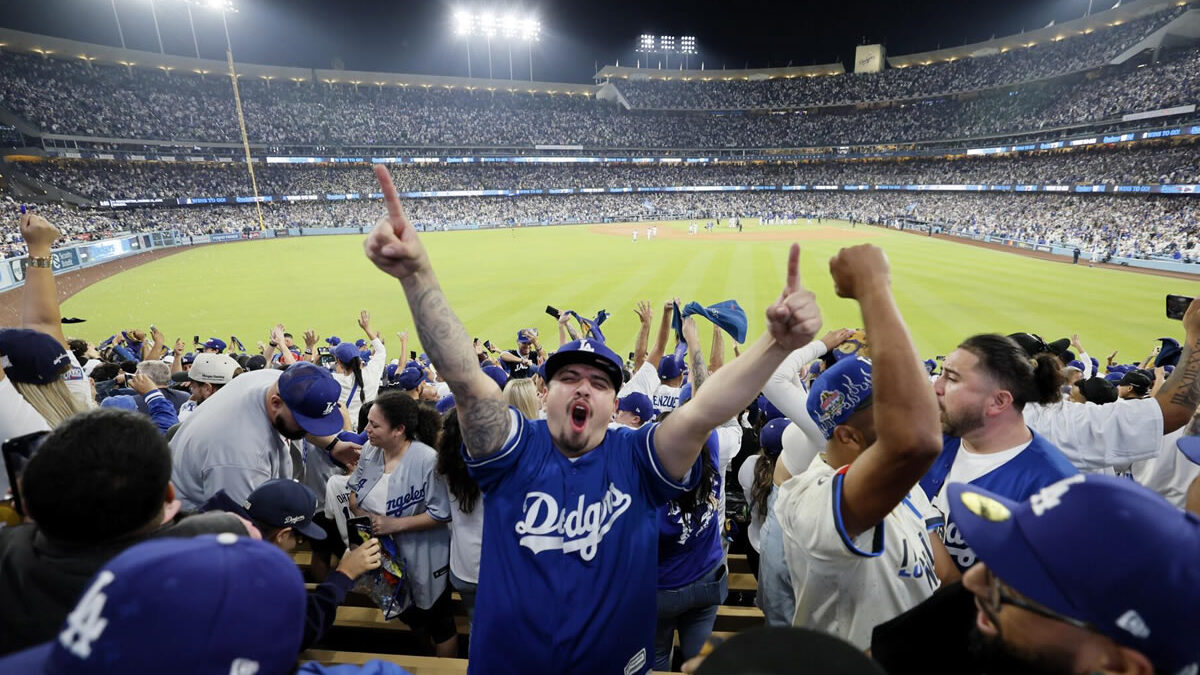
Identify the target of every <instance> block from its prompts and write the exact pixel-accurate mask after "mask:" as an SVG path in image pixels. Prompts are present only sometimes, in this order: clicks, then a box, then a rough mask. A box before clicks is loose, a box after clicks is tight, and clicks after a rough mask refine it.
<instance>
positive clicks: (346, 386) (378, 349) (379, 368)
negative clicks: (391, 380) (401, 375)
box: [333, 338, 387, 425]
mask: <svg viewBox="0 0 1200 675" xmlns="http://www.w3.org/2000/svg"><path fill="white" fill-rule="evenodd" d="M371 346H373V347H374V348H375V353H374V354H372V355H371V360H370V361H368V362H367V363H366V364H365V365H363V367H362V379H363V395H362V396H359V395H358V387H356V386H355V384H356V382H355V381H354V375H352V374H351V375H343V374H342V373H334V374H333V379H335V380H337V381H338V384H340V385H342V394H341V397H340V398H339V400H340V401H341V402H342V403H344V404H346V410H348V411H349V412H350V423H351V424H355V425H357V424H358V411H359V409H360V408H362V405H363V401H364V399H365V400H367V401H374V400H375V397H376V396H378V395H379V383H380V382H381V381H382V380H383V368H384V366H386V365H387V347H385V346H384V345H383V341H382V340H380V339H379V338H375V339H374V340H372V341H371Z"/></svg>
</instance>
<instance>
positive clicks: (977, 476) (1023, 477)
mask: <svg viewBox="0 0 1200 675" xmlns="http://www.w3.org/2000/svg"><path fill="white" fill-rule="evenodd" d="M1061 380H1062V374H1061V371H1060V368H1059V362H1058V358H1057V357H1056V356H1054V355H1052V354H1050V353H1049V352H1043V353H1040V354H1037V355H1036V356H1034V357H1033V358H1030V356H1029V354H1027V353H1026V351H1025V350H1024V349H1023V348H1022V347H1021V345H1019V344H1018V343H1017V342H1016V341H1015V340H1013V339H1012V338H1008V337H1005V336H1003V335H994V334H988V335H975V336H973V337H970V338H967V340H966V341H964V342H963V343H962V344H960V345H959V346H958V348H957V349H955V350H954V351H953V352H951V353H950V354H948V355H947V356H946V361H945V363H944V365H943V366H942V374H941V376H940V377H938V379H937V380H936V381H935V382H934V385H933V387H934V392H935V393H936V394H937V400H938V407H939V408H940V409H941V413H942V432H943V433H944V434H945V440H944V442H943V445H942V453H941V455H939V456H938V458H937V460H935V461H934V463H933V466H932V467H931V468H930V469H929V471H928V472H927V473H926V474H925V477H924V478H922V479H921V487H922V488H923V489H924V490H925V494H926V496H928V497H929V501H930V502H931V503H932V504H933V506H934V508H936V509H937V510H938V511H940V512H941V514H942V516H943V517H944V518H945V519H946V526H945V531H944V534H943V536H942V539H943V541H944V542H945V544H946V550H947V551H949V553H950V557H951V558H952V559H953V561H954V564H955V566H956V567H958V569H959V570H960V571H962V570H966V569H967V568H968V567H970V566H971V565H973V564H975V562H976V558H975V553H974V552H973V551H972V550H971V548H970V546H968V545H967V542H966V541H964V539H963V537H962V534H961V533H960V532H959V529H958V526H957V524H955V522H954V520H953V518H952V516H951V514H950V508H949V504H948V502H947V495H948V492H947V489H946V487H947V486H948V485H951V484H953V483H970V484H972V485H974V486H976V487H980V488H983V489H986V490H989V491H991V492H994V493H996V494H1000V495H1003V496H1004V497H1007V498H1009V499H1013V500H1017V501H1021V500H1025V499H1028V498H1029V497H1030V496H1031V495H1033V494H1034V493H1036V492H1037V491H1038V490H1040V489H1042V488H1043V487H1045V486H1047V485H1050V484H1052V483H1055V482H1057V481H1059V480H1062V479H1063V478H1067V477H1069V476H1073V475H1075V474H1077V473H1079V470H1078V469H1076V468H1075V467H1074V466H1072V465H1071V462H1070V461H1068V460H1067V458H1066V457H1065V456H1064V455H1063V454H1062V452H1060V451H1059V450H1058V448H1057V447H1055V446H1054V445H1053V444H1052V443H1050V442H1049V441H1047V440H1046V439H1045V438H1043V437H1041V436H1039V435H1038V434H1037V433H1035V432H1034V431H1032V430H1031V429H1030V428H1029V427H1028V426H1026V425H1025V418H1024V417H1023V416H1022V411H1023V410H1024V408H1025V406H1026V404H1039V403H1040V404H1043V405H1048V404H1052V403H1058V402H1059V401H1061V400H1062V390H1061ZM942 581H943V582H946V581H950V580H948V579H942Z"/></svg>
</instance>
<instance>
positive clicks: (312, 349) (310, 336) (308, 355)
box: [301, 328, 321, 364]
mask: <svg viewBox="0 0 1200 675" xmlns="http://www.w3.org/2000/svg"><path fill="white" fill-rule="evenodd" d="M320 341H321V336H320V335H319V334H317V331H315V330H313V329H311V328H309V329H308V330H306V331H304V358H303V359H301V360H302V361H311V362H313V363H316V364H320V363H321V356H320V354H317V344H319V343H320Z"/></svg>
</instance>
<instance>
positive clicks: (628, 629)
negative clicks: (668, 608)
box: [467, 409, 698, 675]
mask: <svg viewBox="0 0 1200 675" xmlns="http://www.w3.org/2000/svg"><path fill="white" fill-rule="evenodd" d="M510 414H511V420H512V422H511V423H512V424H513V425H515V430H514V434H513V435H512V436H511V437H510V438H509V440H508V442H506V443H505V444H504V447H502V448H501V449H500V450H499V451H498V452H496V453H495V454H493V455H489V456H487V457H484V458H481V459H472V458H471V457H469V456H468V457H467V465H468V467H469V468H470V471H471V475H472V476H473V477H474V478H475V480H476V481H478V483H479V486H480V488H481V489H482V490H483V493H484V501H483V503H484V518H483V550H482V555H481V559H482V561H483V563H482V564H481V565H480V569H479V588H478V592H477V596H476V603H475V608H476V610H475V625H474V629H473V631H472V633H471V653H470V664H469V666H468V668H469V670H470V672H472V673H485V672H486V673H521V674H525V673H605V674H609V673H623V674H624V675H636V674H640V673H646V672H648V671H649V670H650V668H651V666H652V665H653V663H654V627H655V621H656V616H657V610H656V593H655V591H656V583H655V582H656V578H657V573H658V511H659V508H660V507H662V506H663V505H664V504H666V503H667V502H668V501H669V500H670V499H671V498H672V497H675V496H677V495H678V494H679V493H680V492H682V491H683V490H686V489H688V487H689V485H687V484H683V483H679V482H677V481H675V480H672V479H671V477H670V476H668V475H667V472H666V470H665V469H664V468H663V466H662V464H661V463H660V462H659V460H658V454H657V452H656V451H655V448H654V433H655V431H656V430H657V428H658V425H656V424H648V425H646V426H643V427H642V428H640V429H628V428H621V429H609V430H608V432H607V434H606V435H605V437H604V441H603V442H602V443H601V444H600V445H599V446H598V447H596V448H595V449H594V450H592V451H591V452H588V453H587V454H585V455H583V456H581V457H579V458H577V459H575V460H573V461H572V460H570V459H568V458H567V457H566V456H564V455H563V454H562V453H561V452H559V451H558V449H556V448H555V447H554V442H553V440H552V439H551V437H550V431H549V429H548V428H547V426H546V422H545V421H544V420H526V419H525V418H524V417H522V416H521V415H520V414H517V413H516V411H515V409H514V410H512V411H510ZM697 476H698V472H697V471H696V470H695V469H693V470H692V472H691V474H690V475H689V480H691V481H692V482H693V483H694V482H695V480H696V478H697Z"/></svg>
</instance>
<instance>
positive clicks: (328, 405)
mask: <svg viewBox="0 0 1200 675" xmlns="http://www.w3.org/2000/svg"><path fill="white" fill-rule="evenodd" d="M336 405H337V401H330V402H329V403H326V404H325V412H323V413H321V415H322V416H324V415H328V414H330V413H332V412H333V408H334V406H336Z"/></svg>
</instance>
